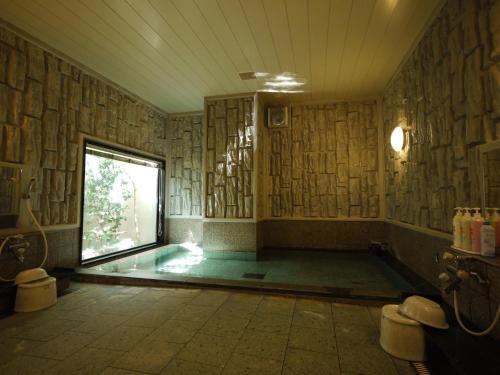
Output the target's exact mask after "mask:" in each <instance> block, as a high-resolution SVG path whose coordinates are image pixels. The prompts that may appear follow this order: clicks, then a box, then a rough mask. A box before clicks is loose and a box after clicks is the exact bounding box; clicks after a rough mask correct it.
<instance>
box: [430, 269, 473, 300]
mask: <svg viewBox="0 0 500 375" xmlns="http://www.w3.org/2000/svg"><path fill="white" fill-rule="evenodd" d="M446 268H447V270H448V271H451V272H452V275H453V276H452V277H450V275H449V274H448V273H447V272H442V273H440V274H439V276H438V277H439V280H441V281H442V282H444V283H445V282H449V284H448V285H446V286H445V287H444V288H443V291H444V292H445V293H446V294H448V293H450V292H452V291H454V290H458V289H459V285H460V283H461V282H462V281H464V280H467V279H468V278H469V277H470V272H467V271H464V270H461V269H457V268H455V267H453V266H451V265H448V266H447V267H446ZM450 280H451V281H450Z"/></svg>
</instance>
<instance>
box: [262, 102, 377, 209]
mask: <svg viewBox="0 0 500 375" xmlns="http://www.w3.org/2000/svg"><path fill="white" fill-rule="evenodd" d="M376 119H377V109H376V103H375V102H372V101H371V102H360V103H336V104H328V105H302V106H292V107H291V119H290V121H289V126H288V127H286V128H281V129H276V128H270V129H268V131H269V133H268V138H270V142H267V149H266V152H265V155H266V156H264V158H266V159H268V163H269V170H268V171H269V173H268V179H269V182H268V183H267V184H266V187H267V191H266V196H267V197H268V199H267V213H268V215H269V216H271V217H284V218H286V217H300V218H312V217H325V218H327V217H366V218H369V217H372V218H375V217H378V215H379V186H378V185H379V184H378V130H377V121H376Z"/></svg>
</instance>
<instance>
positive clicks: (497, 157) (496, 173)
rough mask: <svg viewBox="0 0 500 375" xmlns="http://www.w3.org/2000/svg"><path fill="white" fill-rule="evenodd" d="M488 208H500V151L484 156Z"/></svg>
mask: <svg viewBox="0 0 500 375" xmlns="http://www.w3.org/2000/svg"><path fill="white" fill-rule="evenodd" d="M484 159H485V168H484V191H485V198H486V207H500V149H497V150H495V151H490V152H487V153H485V154H484Z"/></svg>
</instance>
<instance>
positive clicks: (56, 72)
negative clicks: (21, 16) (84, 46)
mask: <svg viewBox="0 0 500 375" xmlns="http://www.w3.org/2000/svg"><path fill="white" fill-rule="evenodd" d="M124 106H126V107H127V110H126V111H125V112H124V111H122V110H121V108H123V107H124ZM129 107H134V108H135V107H137V108H139V110H138V112H135V113H136V115H134V113H133V112H134V111H133V110H132V109H131V108H129ZM137 113H139V114H140V115H137ZM165 120H166V119H165V115H164V114H163V113H160V112H158V111H156V110H154V109H153V108H151V107H149V106H148V105H146V104H144V103H140V102H138V101H137V100H136V99H132V98H129V97H128V96H127V95H126V94H124V93H120V92H119V91H118V90H117V89H115V88H113V87H111V86H109V85H107V84H106V83H104V82H101V81H99V80H97V79H96V78H94V77H91V76H89V75H88V74H86V73H84V72H82V71H81V70H80V69H79V68H77V67H75V66H72V65H71V64H69V63H68V62H66V61H63V60H61V59H59V58H58V57H56V56H54V55H52V54H51V53H49V52H47V51H44V50H42V49H41V48H39V47H37V46H35V45H33V44H31V43H29V42H26V41H24V40H22V39H21V38H20V37H16V36H15V35H14V34H13V33H11V32H10V31H8V30H6V29H3V28H1V27H0V161H7V162H14V163H25V164H28V165H30V166H31V171H32V174H33V176H34V177H36V179H37V188H36V191H35V192H34V193H33V194H32V205H33V209H34V214H35V216H36V217H38V218H39V219H40V220H41V222H42V223H43V225H55V224H71V223H76V221H77V212H78V210H77V207H78V205H79V202H78V201H77V198H76V195H77V194H76V193H77V190H76V189H77V183H76V168H77V160H78V152H79V149H78V147H79V146H78V138H79V134H78V132H79V131H80V132H84V133H87V134H90V135H93V136H96V137H98V138H102V139H103V140H108V141H112V142H118V143H121V144H123V145H126V146H129V147H135V148H137V149H140V150H143V151H148V152H152V153H155V154H157V155H158V156H162V157H163V156H166V151H167V148H166V138H165V131H164V129H165V125H166V123H165ZM130 127H132V128H134V129H136V131H135V132H129V131H128V130H127V131H126V130H125V129H128V128H130ZM157 130H158V131H157ZM200 164H201V162H200Z"/></svg>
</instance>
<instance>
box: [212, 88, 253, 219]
mask: <svg viewBox="0 0 500 375" xmlns="http://www.w3.org/2000/svg"><path fill="white" fill-rule="evenodd" d="M206 111H207V112H206V116H207V117H206V118H207V121H206V122H207V124H206V145H205V146H206V148H205V149H206V150H207V151H206V156H205V158H206V160H205V167H206V168H205V170H206V172H205V173H206V175H205V198H206V208H205V217H207V218H252V217H253V199H254V191H253V179H254V176H253V174H254V135H255V124H254V98H253V96H250V97H245V98H231V99H218V100H207V101H206Z"/></svg>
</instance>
